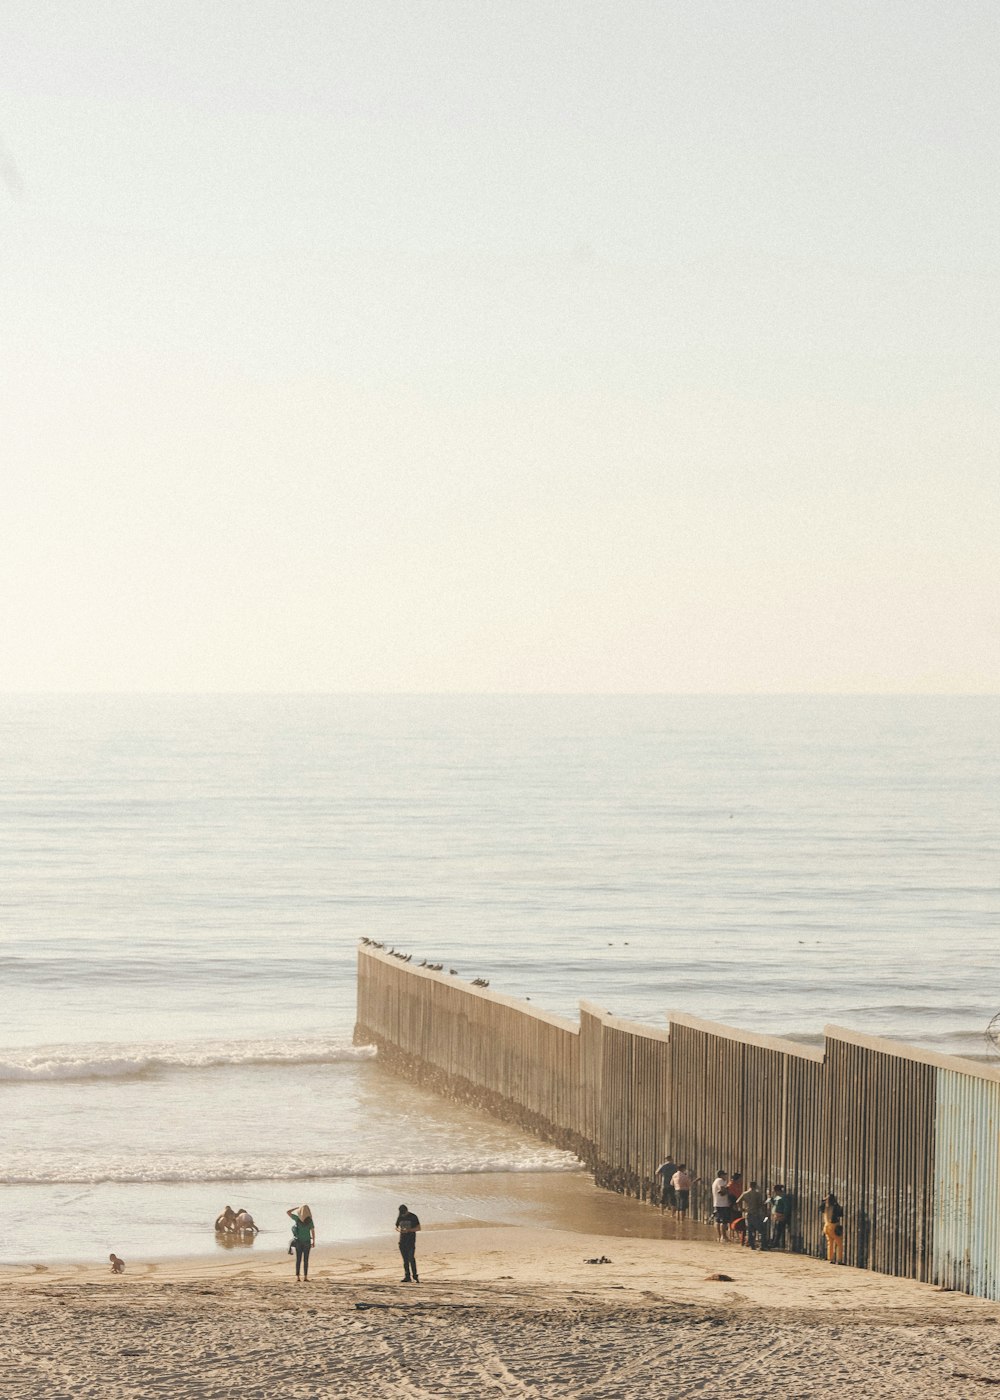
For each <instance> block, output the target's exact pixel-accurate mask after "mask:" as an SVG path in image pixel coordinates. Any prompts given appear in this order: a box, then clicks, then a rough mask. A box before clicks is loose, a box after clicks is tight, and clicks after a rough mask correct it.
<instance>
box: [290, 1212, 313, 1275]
mask: <svg viewBox="0 0 1000 1400" xmlns="http://www.w3.org/2000/svg"><path fill="white" fill-rule="evenodd" d="M285 1214H286V1215H289V1216H291V1219H292V1247H293V1249H294V1250H295V1281H296V1283H297V1282H298V1280H299V1271H300V1270H301V1273H302V1279H303V1281H304V1282H305V1283H308V1282H309V1251H310V1250H311V1249H312V1247H313V1245H314V1244H315V1243H316V1222H315V1221H314V1220H313V1217H312V1211H311V1210H310V1209H309V1207H308V1206H293V1207H292V1209H291V1210H288V1211H286V1212H285Z"/></svg>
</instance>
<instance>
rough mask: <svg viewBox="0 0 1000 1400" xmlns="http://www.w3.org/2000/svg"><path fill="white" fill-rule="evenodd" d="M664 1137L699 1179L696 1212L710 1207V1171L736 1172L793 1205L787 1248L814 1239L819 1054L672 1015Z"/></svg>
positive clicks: (821, 1147)
mask: <svg viewBox="0 0 1000 1400" xmlns="http://www.w3.org/2000/svg"><path fill="white" fill-rule="evenodd" d="M670 1045H671V1056H670V1102H671V1122H670V1127H669V1131H668V1136H669V1138H670V1146H671V1150H672V1151H673V1152H674V1154H675V1156H676V1157H677V1160H678V1161H681V1160H683V1161H685V1162H687V1164H688V1166H689V1168H693V1171H694V1172H695V1173H697V1174H698V1175H700V1176H701V1177H702V1183H701V1185H700V1187H699V1188H698V1194H697V1196H696V1197H695V1200H696V1202H697V1210H698V1213H699V1214H701V1215H702V1216H707V1214H708V1211H709V1208H710V1199H709V1195H708V1183H709V1182H710V1181H711V1179H712V1177H713V1176H714V1174H715V1171H716V1168H718V1167H720V1166H721V1167H725V1168H726V1169H727V1171H730V1172H731V1171H735V1170H737V1169H740V1170H742V1173H743V1180H744V1181H745V1182H747V1183H749V1182H750V1181H751V1180H755V1181H757V1182H758V1183H759V1184H760V1185H761V1186H762V1187H763V1188H765V1190H766V1189H769V1188H770V1187H772V1186H774V1185H777V1184H778V1183H779V1182H780V1183H781V1184H782V1185H783V1186H784V1187H785V1188H786V1190H787V1192H788V1194H789V1195H790V1196H791V1198H792V1201H793V1214H792V1220H791V1226H790V1230H789V1244H790V1245H791V1247H792V1248H794V1249H800V1250H801V1249H808V1250H815V1249H816V1248H817V1247H818V1242H819V1219H818V1212H817V1209H816V1205H817V1202H818V1201H819V1199H820V1196H821V1195H822V1194H823V1193H822V1192H820V1195H817V1194H816V1183H817V1181H818V1180H820V1179H821V1178H822V1176H823V1172H824V1169H825V1163H826V1139H825V1125H824V1117H823V1062H822V1055H821V1054H820V1053H819V1052H818V1051H816V1050H810V1049H808V1048H806V1047H804V1046H797V1045H795V1044H793V1043H792V1042H791V1041H783V1040H780V1039H778V1038H777V1037H773V1036H755V1035H752V1034H750V1033H747V1032H742V1031H736V1030H733V1029H731V1028H730V1027H728V1026H716V1025H713V1024H712V1023H710V1022H704V1021H699V1020H696V1019H695V1018H694V1017H687V1016H681V1015H678V1014H677V1013H671V1018H670Z"/></svg>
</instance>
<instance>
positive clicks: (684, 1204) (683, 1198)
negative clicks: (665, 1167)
mask: <svg viewBox="0 0 1000 1400" xmlns="http://www.w3.org/2000/svg"><path fill="white" fill-rule="evenodd" d="M700 1180H701V1177H700V1176H692V1175H691V1173H690V1172H689V1171H688V1169H687V1163H686V1162H682V1163H681V1164H680V1166H679V1167H678V1168H677V1170H676V1171H675V1172H674V1175H673V1180H672V1182H671V1185H672V1186H673V1188H674V1196H675V1197H676V1200H677V1214H678V1216H679V1217H680V1218H681V1219H683V1218H684V1217H685V1216H686V1215H687V1213H688V1205H689V1203H690V1201H691V1187H692V1186H694V1184H695V1182H698V1181H700Z"/></svg>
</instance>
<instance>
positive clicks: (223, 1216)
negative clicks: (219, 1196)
mask: <svg viewBox="0 0 1000 1400" xmlns="http://www.w3.org/2000/svg"><path fill="white" fill-rule="evenodd" d="M235 1229H236V1212H235V1211H234V1210H233V1208H232V1206H226V1208H225V1210H224V1211H222V1212H221V1213H220V1214H219V1215H217V1216H216V1217H215V1233H216V1234H217V1235H230V1234H232V1232H233V1231H234V1230H235Z"/></svg>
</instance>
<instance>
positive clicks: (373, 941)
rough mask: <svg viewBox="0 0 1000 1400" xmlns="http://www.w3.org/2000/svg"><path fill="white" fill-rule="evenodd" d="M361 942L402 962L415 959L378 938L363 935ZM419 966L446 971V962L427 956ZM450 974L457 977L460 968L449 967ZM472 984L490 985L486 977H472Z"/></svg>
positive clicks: (475, 985) (431, 970) (429, 970)
mask: <svg viewBox="0 0 1000 1400" xmlns="http://www.w3.org/2000/svg"><path fill="white" fill-rule="evenodd" d="M361 942H362V943H363V944H364V945H365V947H366V948H377V949H378V950H379V952H380V953H388V955H389V957H390V958H398V959H399V961H400V962H411V961H412V960H413V954H412V953H397V952H396V950H395V948H387V947H386V946H385V944H384V943H380V942H379V941H378V939H377V938H365V937H364V936H362V939H361ZM417 966H418V967H423V968H426V969H427V971H428V972H443V971H444V963H430V962H428V961H427V959H426V958H424V960H423V962H421V963H417ZM448 975H449V976H450V977H457V976H458V968H457V967H449V969H448ZM472 985H473V986H474V987H488V986H489V985H490V984H489V982H488V981H487V979H486V978H485V977H474V978H473V979H472Z"/></svg>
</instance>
